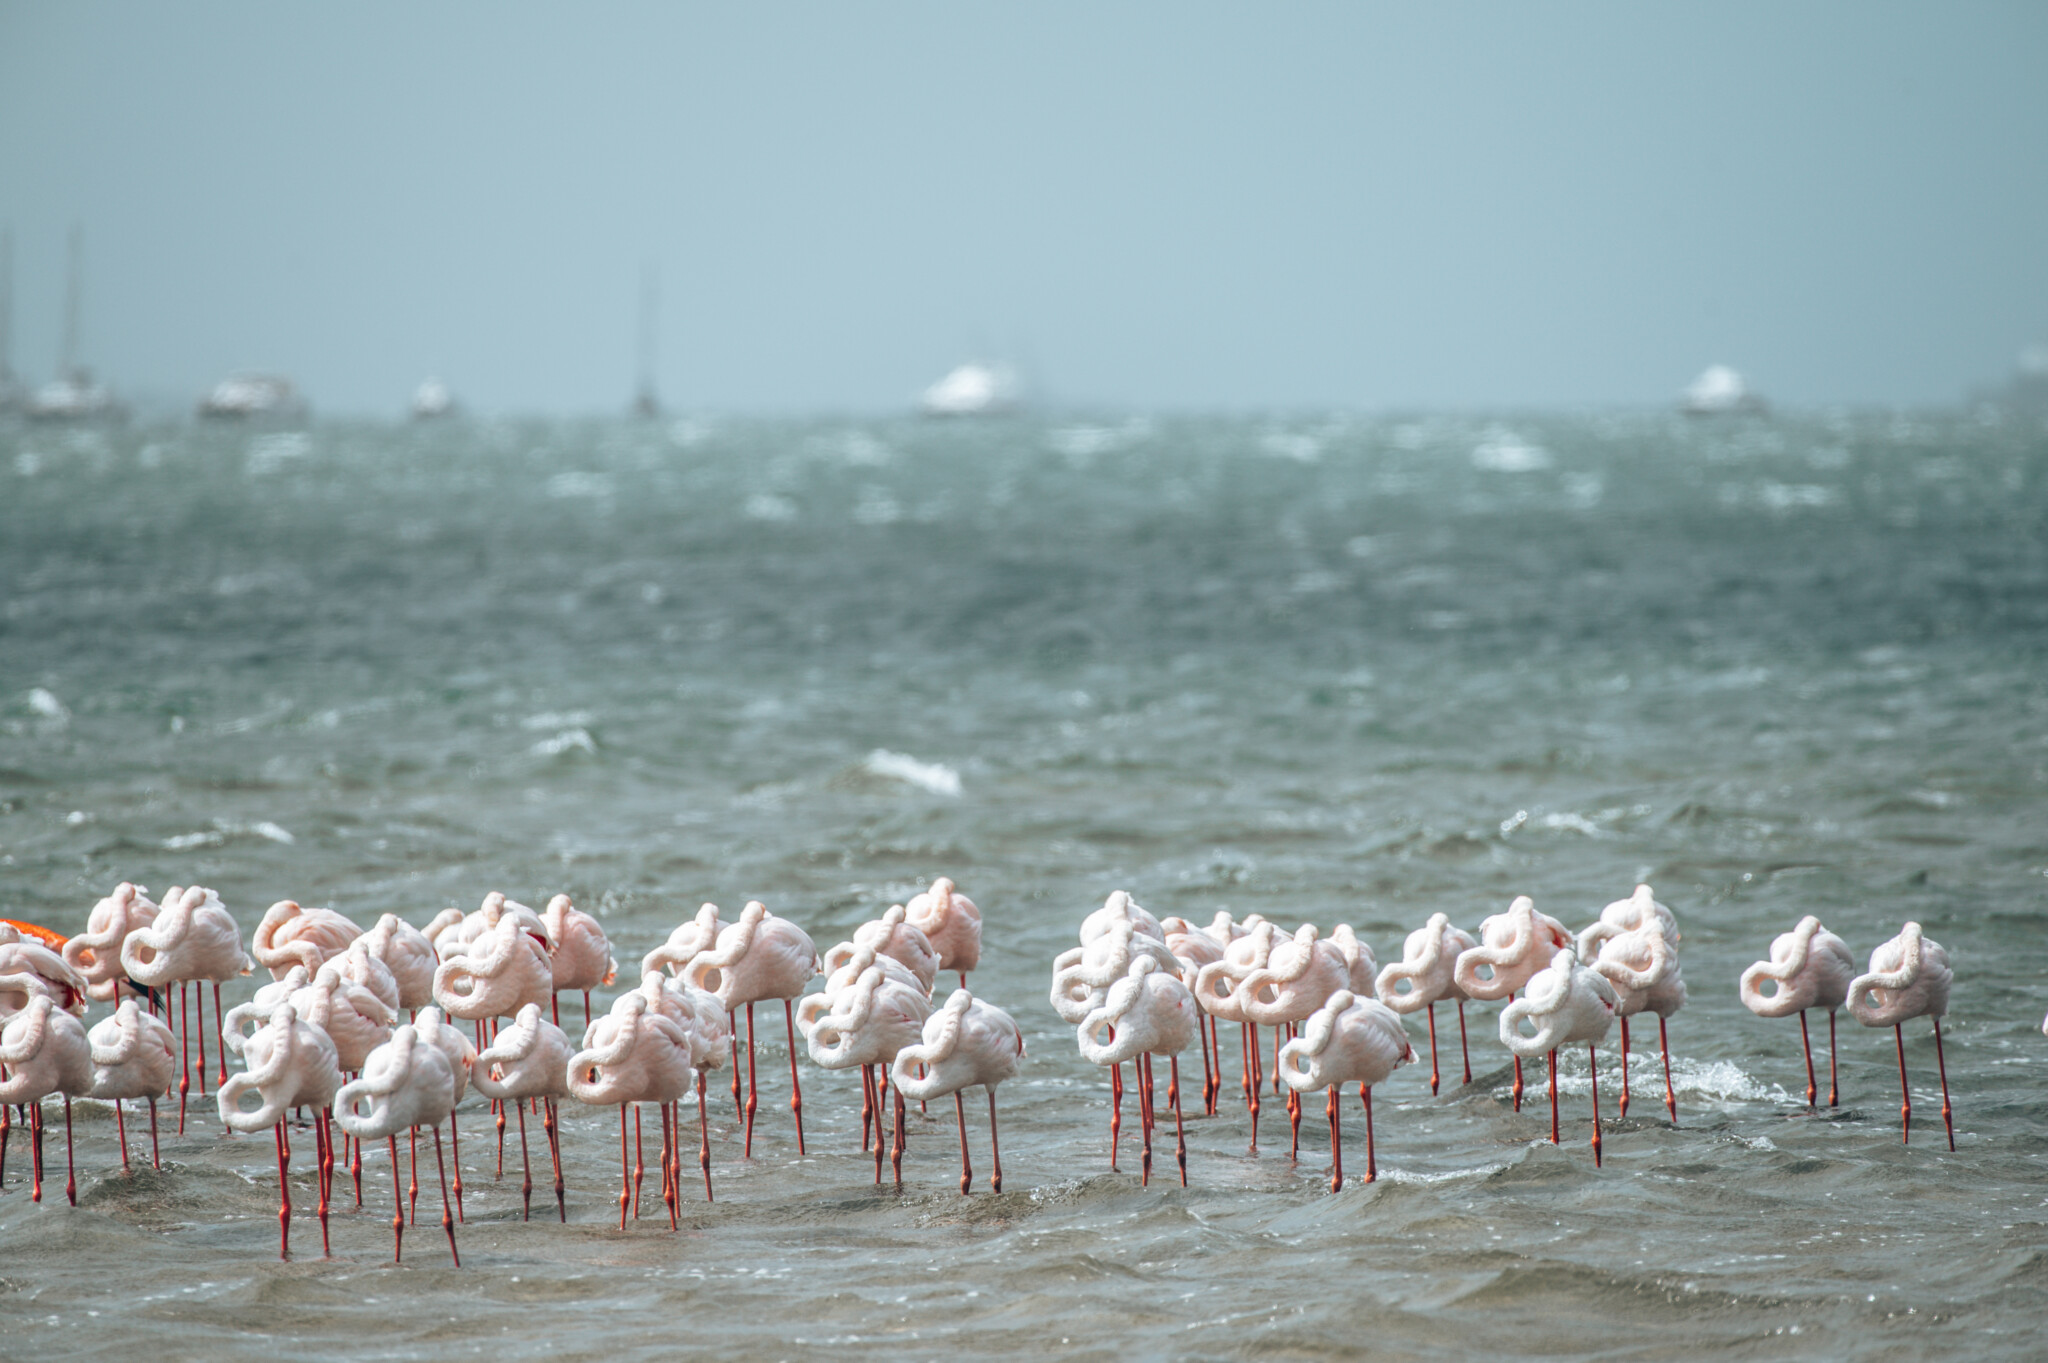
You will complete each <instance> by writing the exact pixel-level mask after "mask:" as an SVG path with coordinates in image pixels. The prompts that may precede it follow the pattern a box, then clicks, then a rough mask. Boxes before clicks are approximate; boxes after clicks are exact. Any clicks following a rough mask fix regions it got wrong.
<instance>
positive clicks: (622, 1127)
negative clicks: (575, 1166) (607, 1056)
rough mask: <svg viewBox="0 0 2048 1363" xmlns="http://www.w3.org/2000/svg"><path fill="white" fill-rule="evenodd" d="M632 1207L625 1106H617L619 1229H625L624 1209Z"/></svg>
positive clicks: (631, 1168)
mask: <svg viewBox="0 0 2048 1363" xmlns="http://www.w3.org/2000/svg"><path fill="white" fill-rule="evenodd" d="M632 1205H633V1162H632V1159H631V1157H630V1156H628V1155H627V1153H626V1105H625V1104H624V1103H620V1104H619V1229H620V1230H624V1229H625V1228H626V1209H627V1208H628V1207H630V1206H632Z"/></svg>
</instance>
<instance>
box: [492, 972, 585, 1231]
mask: <svg viewBox="0 0 2048 1363" xmlns="http://www.w3.org/2000/svg"><path fill="white" fill-rule="evenodd" d="M575 1052H576V1048H575V1047H574V1046H572V1045H570V1044H569V1038H568V1036H567V1035H566V1034H565V1033H564V1032H563V1031H562V1029H561V1028H560V1027H557V1026H556V1025H555V1024H554V1023H552V1022H550V1021H548V1020H547V1019H546V1018H544V1017H542V1016H541V1015H540V1005H539V1004H538V1003H526V1004H521V1005H520V1008H519V1013H518V1015H517V1016H516V1017H514V1018H513V1020H512V1025H511V1026H510V1027H506V1028H504V1029H503V1030H501V1031H500V1032H499V1033H498V1035H497V1036H496V1037H495V1038H493V1039H492V1041H491V1044H490V1045H489V1046H487V1047H486V1048H484V1049H483V1050H481V1051H478V1052H477V1055H476V1065H475V1068H473V1069H472V1070H471V1071H470V1074H469V1078H470V1082H471V1083H473V1084H475V1085H476V1091H477V1092H478V1093H481V1094H483V1095H484V1097H486V1098H490V1099H493V1100H495V1101H497V1102H499V1103H501V1104H503V1103H509V1104H510V1105H511V1107H512V1109H513V1110H514V1111H515V1112H517V1113H518V1114H519V1163H520V1168H521V1171H522V1173H523V1175H524V1182H523V1183H522V1184H521V1185H520V1189H519V1196H520V1198H521V1201H522V1205H523V1207H524V1211H523V1213H522V1214H521V1219H522V1220H526V1221H531V1220H532V1219H533V1158H532V1156H531V1155H530V1154H529V1153H528V1149H527V1144H526V1104H527V1102H528V1101H530V1100H537V1101H539V1102H542V1103H545V1104H547V1106H548V1112H549V1115H548V1120H547V1122H546V1129H547V1134H548V1152H549V1154H550V1156H551V1157H552V1158H553V1160H554V1166H555V1207H556V1210H557V1211H558V1212H559V1213H560V1214H561V1218H562V1220H563V1221H565V1222H566V1221H567V1220H568V1219H569V1204H568V1201H567V1199H566V1198H565V1196H564V1192H563V1187H562V1152H561V1147H560V1146H559V1145H558V1144H557V1143H556V1140H555V1122H554V1115H553V1114H554V1105H555V1102H556V1100H558V1099H561V1098H566V1097H568V1096H569V1057H570V1056H572V1055H574V1054H575Z"/></svg>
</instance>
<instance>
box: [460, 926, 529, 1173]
mask: <svg viewBox="0 0 2048 1363" xmlns="http://www.w3.org/2000/svg"><path fill="white" fill-rule="evenodd" d="M554 981H555V974H554V966H553V964H552V961H551V960H550V958H549V956H548V946H547V942H546V941H545V940H544V939H542V938H538V937H535V936H534V934H533V933H532V932H531V931H529V930H528V927H527V925H526V924H525V923H524V922H523V921H522V920H520V919H519V918H518V917H516V916H514V915H512V914H506V915H504V916H503V917H501V918H500V919H499V920H498V921H497V923H496V924H495V925H494V926H493V927H492V928H491V929H489V930H488V931H487V932H485V933H484V934H482V935H480V936H478V937H476V938H474V939H473V940H472V941H471V942H470V944H469V949H468V950H467V951H465V952H464V953H463V954H461V955H459V956H455V957H452V958H450V959H448V960H445V961H443V962H442V963H441V965H440V967H439V968H438V969H436V970H435V971H434V1002H435V1003H436V1004H437V1005H439V1006H440V1008H441V1009H442V1011H443V1012H445V1013H447V1014H448V1015H449V1016H450V1017H459V1018H461V1019H463V1020H464V1021H466V1022H482V1021H483V1020H485V1019H487V1018H501V1017H511V1016H512V1015H513V1014H515V1013H517V1012H518V1011H519V1010H520V1008H521V1007H523V1006H524V1005H526V1004H529V1003H546V1002H548V1001H549V1000H550V999H552V998H553V997H554ZM458 1167H459V1166H458Z"/></svg>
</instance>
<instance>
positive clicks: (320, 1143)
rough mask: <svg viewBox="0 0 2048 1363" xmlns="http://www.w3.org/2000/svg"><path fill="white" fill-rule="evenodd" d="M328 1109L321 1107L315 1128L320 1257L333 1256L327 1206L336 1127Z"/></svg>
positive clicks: (331, 1190) (331, 1188)
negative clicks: (318, 1173) (318, 1177)
mask: <svg viewBox="0 0 2048 1363" xmlns="http://www.w3.org/2000/svg"><path fill="white" fill-rule="evenodd" d="M327 1113H328V1109H326V1108H324V1107H323V1108H321V1109H320V1125H318V1126H317V1127H315V1128H314V1129H313V1150H314V1153H315V1155H316V1156H317V1158H318V1159H319V1161H320V1257H321V1258H323V1259H326V1258H330V1257H332V1255H333V1253H334V1250H333V1248H332V1246H331V1244H330V1243H329V1241H328V1239H327V1206H328V1202H329V1200H330V1198H331V1197H332V1196H333V1191H334V1129H333V1128H332V1127H330V1126H328V1125H327Z"/></svg>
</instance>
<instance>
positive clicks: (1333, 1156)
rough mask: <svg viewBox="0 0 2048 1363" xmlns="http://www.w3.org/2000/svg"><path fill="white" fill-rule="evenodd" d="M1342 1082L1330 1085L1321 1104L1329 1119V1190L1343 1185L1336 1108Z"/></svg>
mask: <svg viewBox="0 0 2048 1363" xmlns="http://www.w3.org/2000/svg"><path fill="white" fill-rule="evenodd" d="M1342 1089H1343V1085H1342V1084H1332V1085H1330V1090H1329V1091H1330V1097H1329V1100H1328V1101H1327V1102H1325V1103H1324V1104H1323V1111H1324V1114H1325V1115H1326V1116H1328V1117H1329V1119H1330V1191H1331V1192H1333V1193H1334V1192H1336V1191H1337V1190H1338V1189H1340V1188H1342V1187H1343V1186H1344V1137H1343V1135H1342V1133H1341V1132H1340V1131H1339V1130H1338V1123H1337V1110H1338V1109H1339V1108H1341V1107H1342V1106H1343V1104H1342V1103H1341V1102H1339V1101H1338V1100H1339V1098H1341V1097H1342V1092H1341V1090H1342Z"/></svg>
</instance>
